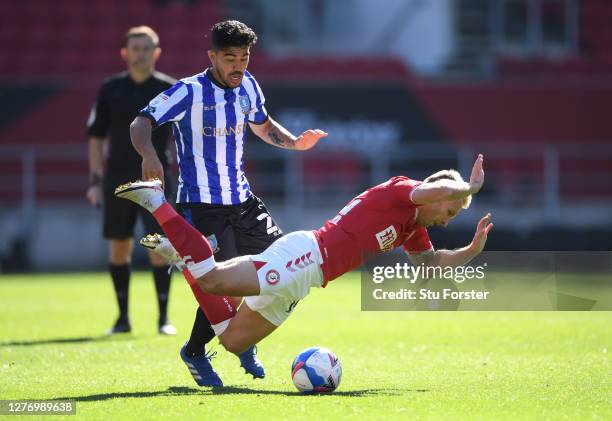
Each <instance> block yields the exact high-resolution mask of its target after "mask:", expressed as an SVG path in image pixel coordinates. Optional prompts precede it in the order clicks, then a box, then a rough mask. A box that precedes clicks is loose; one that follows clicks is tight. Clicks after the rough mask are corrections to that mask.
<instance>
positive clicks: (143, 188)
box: [115, 179, 166, 213]
mask: <svg viewBox="0 0 612 421" xmlns="http://www.w3.org/2000/svg"><path fill="white" fill-rule="evenodd" d="M115 196H117V197H121V198H123V199H127V200H131V201H132V202H134V203H136V204H138V205H140V206H142V207H143V208H145V209H146V210H148V211H149V212H151V213H153V212H154V211H155V210H157V208H159V207H160V206H161V205H162V204H163V203H164V202H165V201H166V197H165V196H164V189H163V187H162V182H161V181H160V180H158V179H155V180H150V181H141V180H137V181H133V182H131V183H127V184H122V185H120V186H119V187H117V188H116V189H115Z"/></svg>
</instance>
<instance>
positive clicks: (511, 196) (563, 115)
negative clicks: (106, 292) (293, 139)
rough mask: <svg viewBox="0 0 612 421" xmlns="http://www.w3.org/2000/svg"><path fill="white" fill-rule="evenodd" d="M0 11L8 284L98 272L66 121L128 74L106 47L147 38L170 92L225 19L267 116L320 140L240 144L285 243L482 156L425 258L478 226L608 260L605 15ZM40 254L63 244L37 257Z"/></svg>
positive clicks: (73, 5) (430, 8)
mask: <svg viewBox="0 0 612 421" xmlns="http://www.w3.org/2000/svg"><path fill="white" fill-rule="evenodd" d="M3 4H4V8H3V12H2V15H1V16H0V41H1V42H2V45H3V46H4V48H3V50H2V52H1V53H0V92H1V93H2V94H1V95H2V97H1V99H2V100H1V101H0V107H1V110H2V113H0V167H1V168H2V173H1V174H0V177H1V179H0V203H2V205H1V209H0V226H1V228H2V230H3V233H4V235H3V238H2V243H0V256H1V265H2V270H3V271H8V270H39V271H43V270H78V269H96V268H101V267H103V266H104V264H105V260H106V250H105V249H104V247H103V246H102V245H100V244H99V243H100V242H99V235H98V230H99V216H98V215H97V214H96V211H95V210H94V209H92V208H90V207H86V206H83V203H82V186H83V185H85V184H86V183H87V177H88V165H87V159H86V156H87V151H86V149H85V147H84V145H83V144H82V142H80V141H79V139H80V138H81V137H82V132H81V131H80V127H81V126H80V122H81V121H84V120H86V118H87V112H86V110H87V109H88V108H89V106H90V101H91V98H94V97H95V87H96V86H97V84H98V83H99V81H100V80H101V79H102V78H103V77H104V76H105V75H108V74H111V73H115V72H118V71H120V70H121V69H122V67H123V66H124V64H123V63H122V62H121V61H120V60H119V58H118V57H116V54H115V48H116V46H117V45H120V44H121V42H122V40H121V34H122V33H123V31H124V30H125V28H126V27H130V26H133V25H141V24H147V25H151V26H152V27H154V28H155V29H156V30H157V31H158V32H159V34H160V36H161V38H163V40H164V55H163V56H162V57H161V58H160V66H163V68H164V70H166V71H168V72H170V74H172V75H174V76H176V77H177V78H178V77H185V76H189V75H191V74H195V73H198V72H199V71H201V69H203V68H205V67H207V66H208V63H207V59H206V56H205V51H206V50H207V49H208V48H209V46H210V39H208V38H207V37H206V34H207V33H209V30H210V28H211V26H212V25H213V24H214V23H215V22H218V21H221V20H224V19H229V18H232V19H238V20H240V21H242V22H245V23H246V24H247V25H249V26H250V27H252V28H253V29H254V30H255V31H256V32H257V34H258V36H259V39H260V42H259V43H258V48H257V54H255V55H253V57H252V60H251V62H250V64H249V71H250V72H251V73H252V74H253V75H254V76H255V77H256V78H257V80H258V81H259V82H260V85H261V87H262V90H263V91H264V92H265V93H266V99H267V104H269V107H268V111H269V113H270V114H271V115H274V116H275V119H276V120H278V121H279V123H280V124H282V125H283V126H284V127H286V128H287V129H288V130H290V131H291V132H294V133H295V132H297V133H300V132H302V131H303V130H305V129H308V128H311V127H322V128H324V129H325V130H326V132H328V133H329V137H328V139H326V141H325V142H320V144H319V145H317V148H315V149H313V150H311V151H308V152H306V153H303V154H296V153H291V152H285V151H282V150H280V149H278V150H277V148H270V147H268V145H264V144H263V142H256V141H255V142H247V143H246V144H245V148H246V151H245V153H247V154H248V156H249V161H248V162H247V163H246V168H245V171H246V172H248V173H249V179H250V180H249V181H250V183H251V184H252V185H253V186H255V188H256V191H255V192H254V193H255V194H256V195H258V196H264V197H265V198H266V202H267V205H268V207H269V208H270V210H271V212H272V213H273V214H274V215H275V219H276V220H277V222H278V223H279V224H280V226H282V227H283V229H285V230H286V231H288V232H289V231H292V230H295V229H297V228H300V229H308V228H316V226H317V224H319V223H320V222H321V221H323V220H325V219H327V218H329V217H331V216H333V214H335V210H336V209H339V208H341V207H342V206H343V205H344V204H345V203H346V201H347V200H348V199H349V198H351V197H353V196H354V195H355V194H357V193H359V192H361V191H362V190H363V189H364V188H365V187H366V186H368V185H374V184H377V183H379V182H381V181H383V180H385V179H387V178H388V177H390V176H392V175H396V174H410V175H411V176H413V177H415V178H418V177H423V176H426V175H427V174H430V173H431V171H432V169H438V168H443V167H447V168H459V169H460V170H461V172H462V174H463V176H464V177H465V176H467V174H469V167H470V164H471V162H472V159H473V157H474V156H475V154H476V153H477V152H480V153H483V154H484V155H485V156H486V157H487V178H488V184H487V186H485V188H484V190H483V191H482V192H481V193H480V195H479V197H478V198H477V200H475V202H474V204H473V205H472V206H473V207H474V210H473V212H466V213H465V215H462V216H461V217H460V218H458V219H457V221H456V222H455V224H453V225H454V226H453V227H451V229H449V230H447V233H446V234H445V235H443V236H440V233H439V232H437V231H436V230H433V229H432V230H431V236H432V240H433V241H434V243H435V244H437V245H438V246H439V247H440V248H453V247H458V246H460V245H461V244H462V243H463V240H464V239H465V238H467V237H468V236H471V234H472V232H471V230H472V226H473V224H474V223H475V222H476V221H475V219H476V218H477V216H478V215H480V214H482V212H483V211H484V210H490V211H491V212H492V213H493V214H494V215H495V220H496V226H495V235H494V236H491V238H490V239H489V243H488V248H489V249H490V250H524V249H525V248H528V249H531V250H562V249H563V250H611V249H612V228H611V227H612V183H610V182H609V180H610V179H611V175H612V124H610V118H609V117H608V114H609V110H610V109H612V55H611V54H612V53H611V52H612V25H610V24H609V21H610V20H609V19H610V16H612V3H611V2H610V1H608V0H386V1H385V7H384V8H381V7H380V5H379V4H378V3H377V2H371V1H369V0H345V1H335V0H303V1H300V2H285V1H280V0H249V1H246V0H194V1H192V2H183V1H171V2H161V3H160V2H158V1H154V0H131V1H129V2H122V1H119V0H93V1H90V2H86V3H83V2H80V1H78V0H67V1H62V2H59V3H56V2H48V1H45V0H29V1H17V0H7V1H5V2H4V3H3ZM113 57H115V59H113ZM43 128H44V129H43ZM41 129H43V130H41ZM126 130H127V128H126ZM75 221H78V224H77V223H75ZM49 236H53V238H55V239H56V240H55V241H57V242H61V244H58V247H54V248H53V249H50V248H49V247H48V246H46V244H47V243H46V242H45V241H43V240H44V238H48V237H49ZM77 239H78V241H76V240H77ZM75 256H78V258H75ZM134 262H135V263H136V264H143V263H145V262H146V254H145V253H144V252H143V251H141V250H136V251H135V254H134Z"/></svg>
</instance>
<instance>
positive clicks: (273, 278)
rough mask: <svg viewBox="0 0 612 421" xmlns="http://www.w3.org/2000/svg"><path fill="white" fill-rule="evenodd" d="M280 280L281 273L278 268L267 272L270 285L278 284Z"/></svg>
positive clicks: (267, 280)
mask: <svg viewBox="0 0 612 421" xmlns="http://www.w3.org/2000/svg"><path fill="white" fill-rule="evenodd" d="M279 281H280V273H278V271H277V270H274V269H270V270H269V271H267V272H266V282H267V283H269V284H270V285H276V284H278V282H279Z"/></svg>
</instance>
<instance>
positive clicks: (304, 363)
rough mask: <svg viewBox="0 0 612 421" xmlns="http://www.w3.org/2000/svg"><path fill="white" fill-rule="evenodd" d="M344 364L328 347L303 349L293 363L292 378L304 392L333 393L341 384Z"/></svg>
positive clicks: (298, 388) (296, 385)
mask: <svg viewBox="0 0 612 421" xmlns="http://www.w3.org/2000/svg"><path fill="white" fill-rule="evenodd" d="M341 377H342V365H341V364H340V360H338V357H336V355H334V353H333V352H331V351H330V350H329V349H327V348H323V347H320V346H315V347H312V348H308V349H305V350H303V351H302V352H300V353H299V354H298V356H297V357H295V359H294V360H293V364H291V379H292V380H293V384H294V385H295V387H296V388H297V390H299V391H300V392H302V393H331V392H333V391H334V390H336V388H337V387H338V385H339V384H340V378H341Z"/></svg>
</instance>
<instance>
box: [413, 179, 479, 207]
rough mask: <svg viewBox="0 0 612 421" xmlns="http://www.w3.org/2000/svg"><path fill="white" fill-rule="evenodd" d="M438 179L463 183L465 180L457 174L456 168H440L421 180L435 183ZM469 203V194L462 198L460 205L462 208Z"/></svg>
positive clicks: (470, 200) (470, 197)
mask: <svg viewBox="0 0 612 421" xmlns="http://www.w3.org/2000/svg"><path fill="white" fill-rule="evenodd" d="M439 180H453V181H459V182H462V183H465V180H464V179H463V177H461V174H459V171H457V170H440V171H438V172H435V173H433V174H432V175H430V176H429V177H427V178H426V179H425V180H423V183H435V182H436V181H439ZM471 203H472V195H471V194H470V195H469V196H467V197H464V198H463V201H462V203H461V207H462V208H463V209H467V208H469V207H470V204H471Z"/></svg>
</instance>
